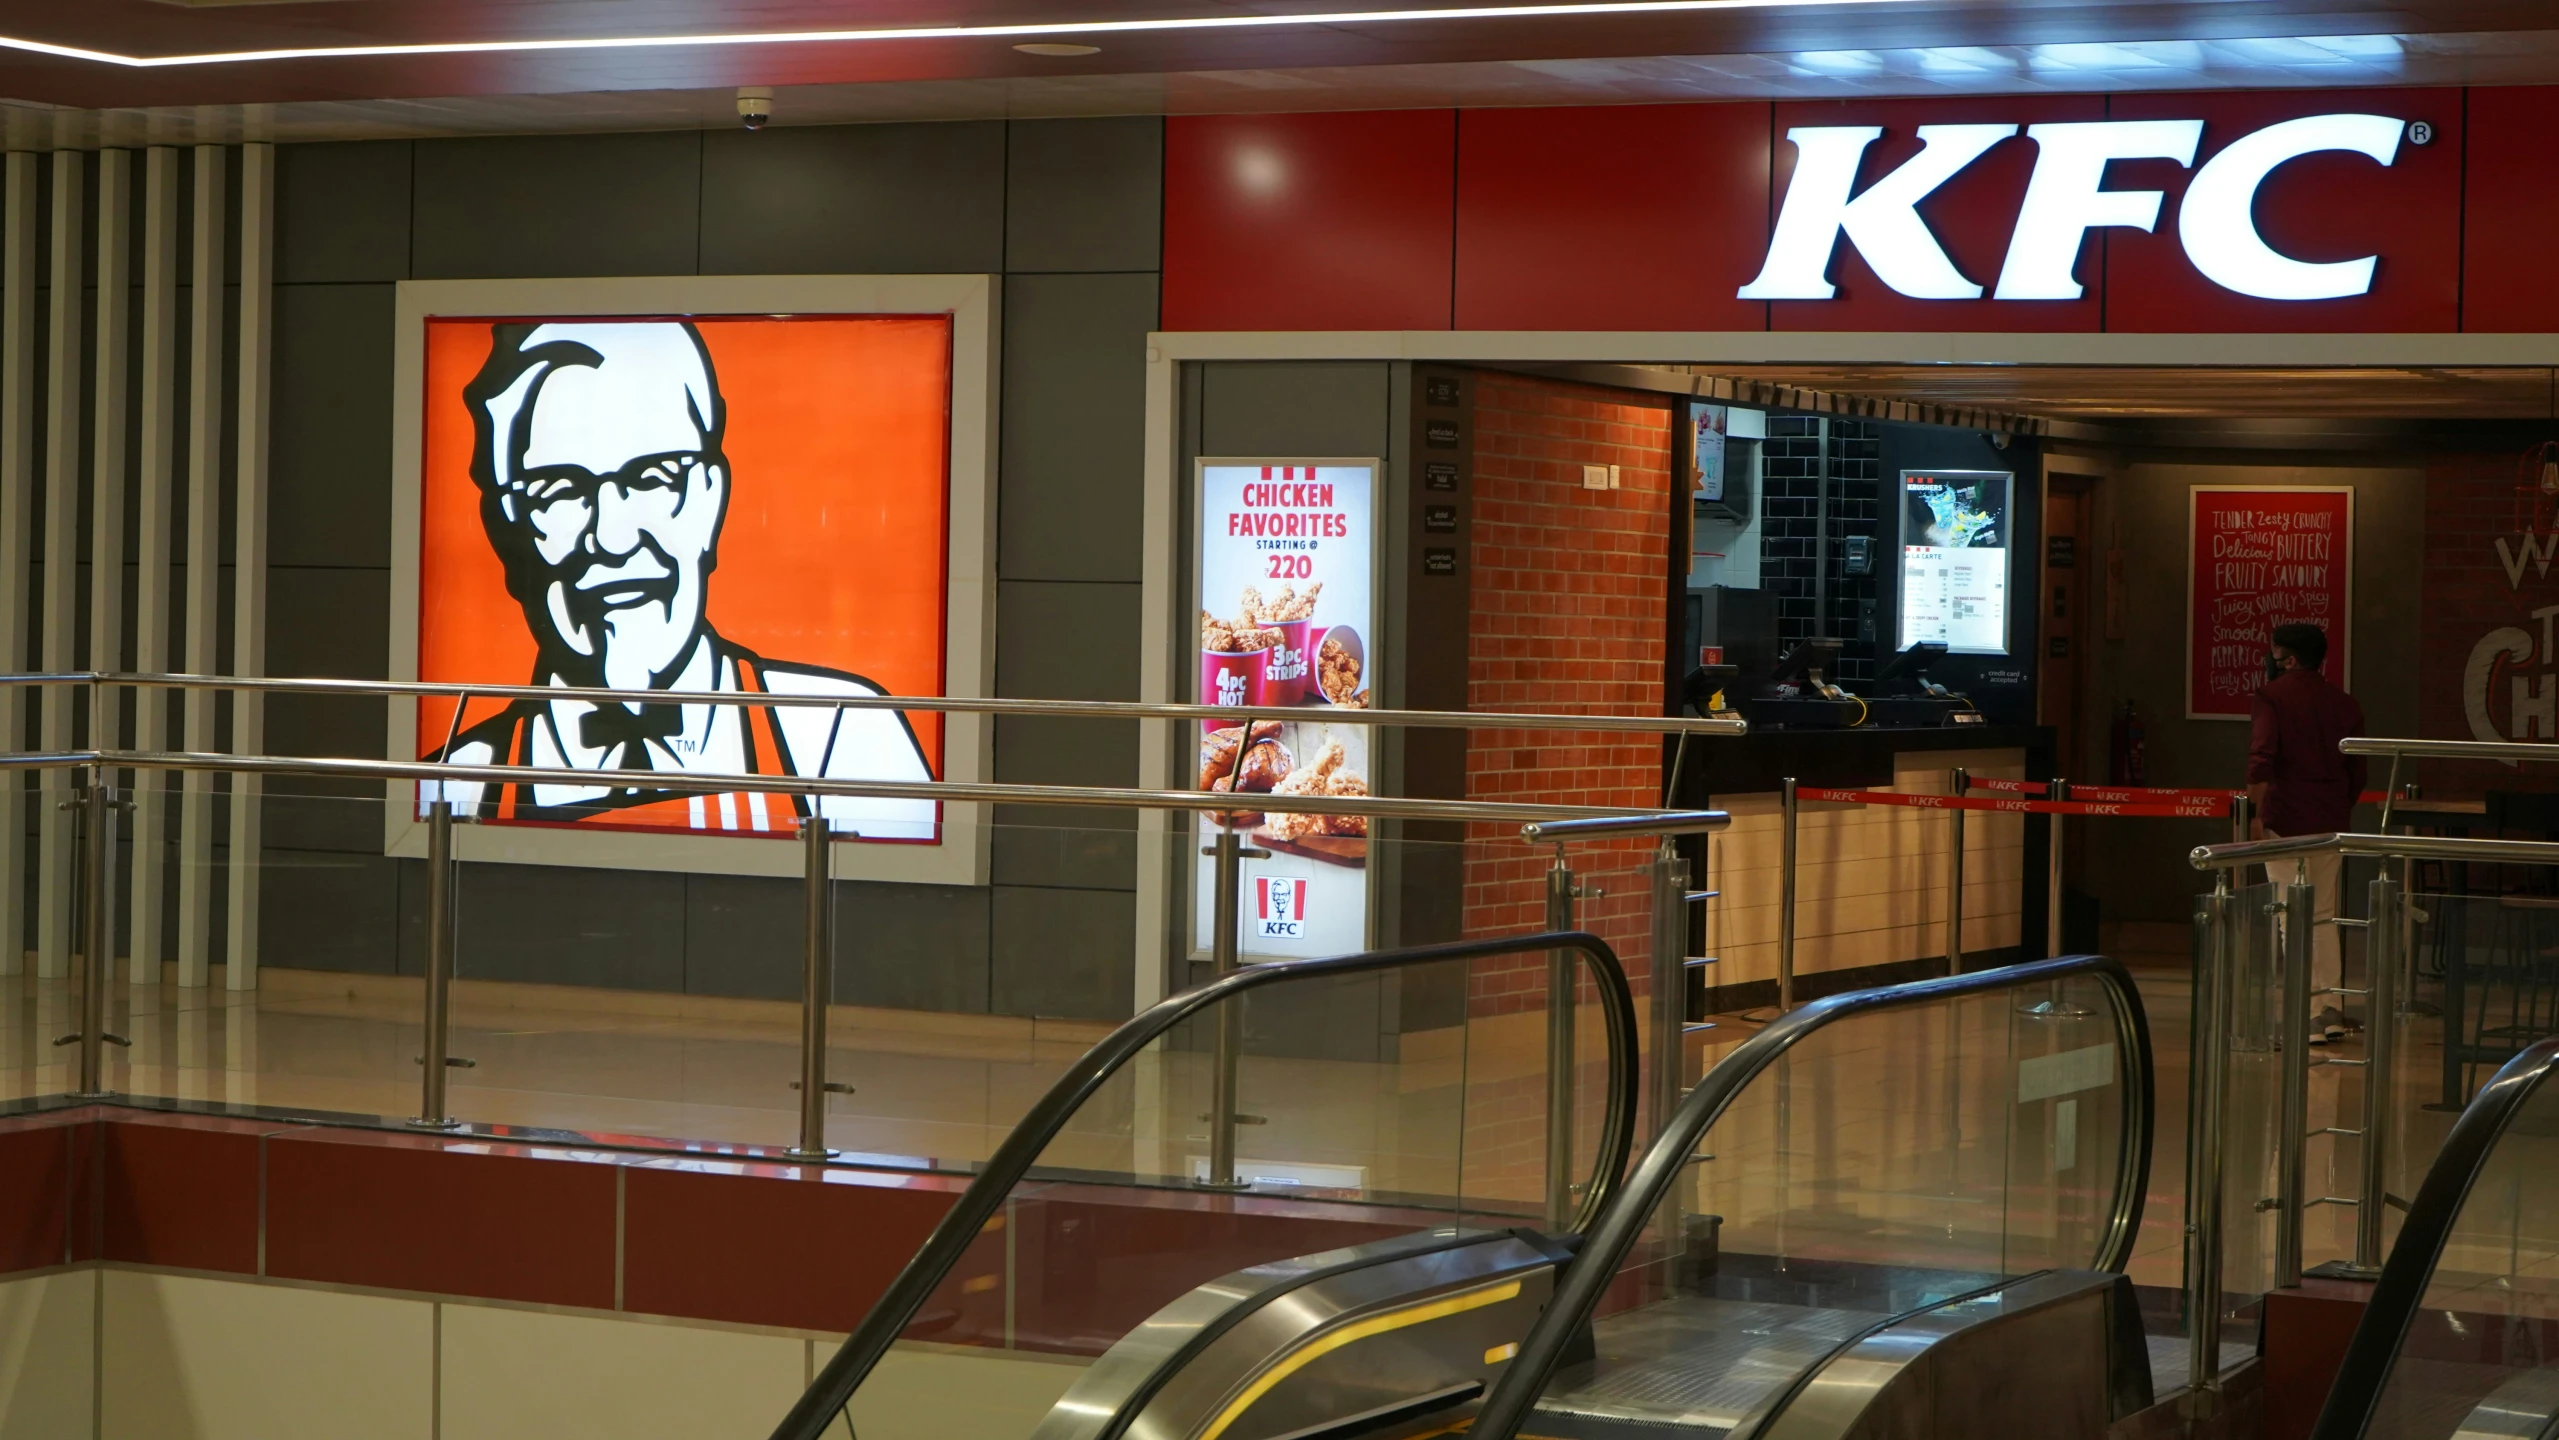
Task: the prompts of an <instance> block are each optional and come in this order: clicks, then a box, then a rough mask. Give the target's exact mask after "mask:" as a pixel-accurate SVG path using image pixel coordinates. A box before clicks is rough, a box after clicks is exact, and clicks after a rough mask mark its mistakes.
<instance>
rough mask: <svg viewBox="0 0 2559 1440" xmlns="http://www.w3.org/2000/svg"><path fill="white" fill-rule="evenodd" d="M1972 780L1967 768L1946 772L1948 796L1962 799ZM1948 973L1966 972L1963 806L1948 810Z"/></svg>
mask: <svg viewBox="0 0 2559 1440" xmlns="http://www.w3.org/2000/svg"><path fill="white" fill-rule="evenodd" d="M1971 784H1972V777H1971V776H1970V775H1967V774H1965V773H1964V767H1962V766H1961V765H1958V766H1956V767H1955V768H1954V769H1952V770H1949V771H1947V772H1946V793H1947V794H1949V795H1952V796H1954V797H1955V798H1956V799H1958V800H1961V799H1962V798H1964V791H1965V790H1966V789H1968V788H1970V786H1971ZM1946 843H1947V846H1948V848H1949V852H1950V855H1949V859H1948V861H1947V864H1946V973H1947V974H1949V975H1961V974H1963V973H1964V811H1963V807H1961V806H1954V807H1950V808H1949V809H1948V810H1947V811H1946Z"/></svg>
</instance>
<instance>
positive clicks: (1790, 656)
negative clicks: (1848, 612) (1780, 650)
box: [1768, 640, 1839, 682]
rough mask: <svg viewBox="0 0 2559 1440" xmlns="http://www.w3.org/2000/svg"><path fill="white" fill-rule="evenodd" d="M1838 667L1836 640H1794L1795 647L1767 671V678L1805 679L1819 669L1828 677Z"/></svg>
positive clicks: (1776, 679)
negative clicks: (1773, 667) (1772, 668)
mask: <svg viewBox="0 0 2559 1440" xmlns="http://www.w3.org/2000/svg"><path fill="white" fill-rule="evenodd" d="M1838 669H1839V642H1838V641H1836V640H1798V641H1796V642H1795V647H1794V648H1793V649H1791V650H1789V651H1787V652H1786V653H1785V655H1784V656H1783V657H1781V658H1780V659H1779V660H1778V662H1777V667H1776V668H1775V669H1774V670H1772V671H1770V672H1769V676H1768V678H1769V679H1771V680H1775V681H1779V682H1784V681H1787V680H1806V679H1810V678H1811V677H1812V672H1813V671H1816V670H1818V671H1820V672H1821V673H1822V675H1823V677H1824V678H1828V677H1829V676H1830V675H1831V674H1832V673H1833V672H1835V671H1837V670H1838Z"/></svg>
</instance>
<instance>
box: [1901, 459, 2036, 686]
mask: <svg viewBox="0 0 2559 1440" xmlns="http://www.w3.org/2000/svg"><path fill="white" fill-rule="evenodd" d="M1962 477H1977V478H1983V479H1990V478H1996V479H1998V480H1999V481H2001V482H2002V484H2003V485H2004V486H2005V487H2006V492H2007V493H2006V498H2005V499H2003V500H2002V501H2001V502H2000V513H1999V527H2000V530H2001V532H2002V540H2003V543H2002V544H2001V545H2000V547H1999V553H2000V557H2001V560H2000V566H2001V572H2002V573H2001V576H2000V582H1999V648H1998V649H1996V650H1985V649H1982V648H1981V647H1979V646H1970V645H1967V646H1957V645H1954V644H1952V643H1949V644H1948V645H1947V647H1946V649H1947V653H1948V654H1950V655H1978V656H1992V657H2001V658H2004V657H2007V656H2011V655H2014V654H2016V653H2017V594H2016V591H2017V543H2016V542H2017V483H2018V481H2017V472H2016V471H2014V470H1974V469H1964V468H1937V467H1931V466H1915V467H1912V468H1908V469H1904V470H1901V471H1898V472H1896V474H1895V475H1894V478H1893V495H1892V502H1891V503H1892V504H1893V505H1894V506H1896V507H1897V509H1896V512H1895V513H1896V514H1897V515H1898V516H1899V521H1900V524H1901V526H1902V532H1901V536H1900V539H1901V544H1900V546H1899V558H1898V559H1897V560H1896V562H1895V568H1894V571H1893V648H1894V649H1895V650H1906V649H1908V648H1909V647H1910V646H1911V645H1912V644H1913V643H1915V642H1916V641H1918V640H1922V639H1935V638H1937V637H1934V636H1913V635H1912V634H1911V633H1910V632H1909V630H1908V628H1907V627H1908V623H1909V619H1910V594H1911V583H1910V552H1911V551H1912V550H1914V549H1918V548H1943V547H1919V546H1914V545H1913V544H1912V543H1911V534H1910V515H1909V504H1910V482H1911V481H1912V480H1913V479H1914V478H1916V479H1922V480H1926V479H1932V478H1947V479H1953V478H1962Z"/></svg>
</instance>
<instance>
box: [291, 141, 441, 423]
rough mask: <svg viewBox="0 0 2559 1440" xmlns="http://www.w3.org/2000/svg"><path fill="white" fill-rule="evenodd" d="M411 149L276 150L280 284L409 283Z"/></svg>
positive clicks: (387, 144) (397, 145)
mask: <svg viewBox="0 0 2559 1440" xmlns="http://www.w3.org/2000/svg"><path fill="white" fill-rule="evenodd" d="M411 148H412V147H411V142H409V141H406V140H359V141H354V142H351V143H348V144H342V145H282V146H278V147H277V149H276V196H275V224H276V237H275V238H276V249H275V278H276V283H277V284H279V285H292V284H299V283H304V282H312V281H324V282H338V281H349V280H406V279H408V278H409V178H410V177H409V165H410V152H411ZM277 318H278V319H279V320H281V319H282V318H283V317H282V316H281V315H279V316H278V317H277ZM278 329H279V331H281V329H282V327H281V326H279V327H278ZM278 413H282V412H281V411H279V412H278Z"/></svg>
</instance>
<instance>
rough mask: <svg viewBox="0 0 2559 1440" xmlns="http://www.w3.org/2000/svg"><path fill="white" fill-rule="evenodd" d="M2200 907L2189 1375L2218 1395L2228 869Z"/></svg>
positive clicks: (2232, 935)
mask: <svg viewBox="0 0 2559 1440" xmlns="http://www.w3.org/2000/svg"><path fill="white" fill-rule="evenodd" d="M2202 903H2203V907H2204V909H2203V913H2202V914H2201V915H2200V916H2198V917H2197V918H2198V919H2199V920H2200V921H2201V922H2202V924H2203V925H2204V927H2205V948H2204V956H2205V963H2204V965H2203V966H2202V967H2201V968H2200V969H2199V970H2198V971H2197V973H2196V975H2195V997H2194V1006H2195V1050H2194V1057H2193V1066H2194V1069H2193V1081H2192V1084H2191V1088H2190V1092H2189V1095H2188V1099H2187V1108H2188V1114H2187V1128H2186V1325H2187V1340H2188V1342H2189V1344H2188V1351H2187V1373H2188V1374H2189V1375H2190V1376H2191V1377H2192V1379H2191V1382H2190V1383H2191V1384H2192V1386H2193V1388H2194V1389H2195V1390H2197V1391H2218V1390H2219V1389H2220V1388H2221V1208H2222V1206H2221V1191H2222V1164H2221V1160H2222V1156H2221V1150H2222V1128H2223V1124H2222V1122H2223V1118H2224V1113H2223V1112H2224V1110H2225V1108H2226V1106H2225V1104H2224V1101H2223V1091H2224V1089H2225V1087H2226V1083H2227V1078H2228V1075H2229V1070H2230V1044H2229V1039H2228V1034H2227V1027H2228V1024H2229V1015H2230V994H2231V989H2232V982H2233V980H2234V978H2235V976H2236V973H2237V970H2238V964H2239V948H2240V945H2241V943H2242V930H2241V926H2242V924H2243V923H2244V920H2243V917H2242V915H2241V911H2240V907H2241V905H2242V904H2243V903H2245V902H2244V901H2243V900H2242V898H2241V897H2240V896H2239V895H2235V894H2233V893H2231V889H2230V872H2229V871H2227V870H2223V871H2220V872H2218V873H2217V874H2215V876H2214V877H2213V893H2212V894H2210V895H2208V896H2206V897H2204V900H2203V902H2202Z"/></svg>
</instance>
